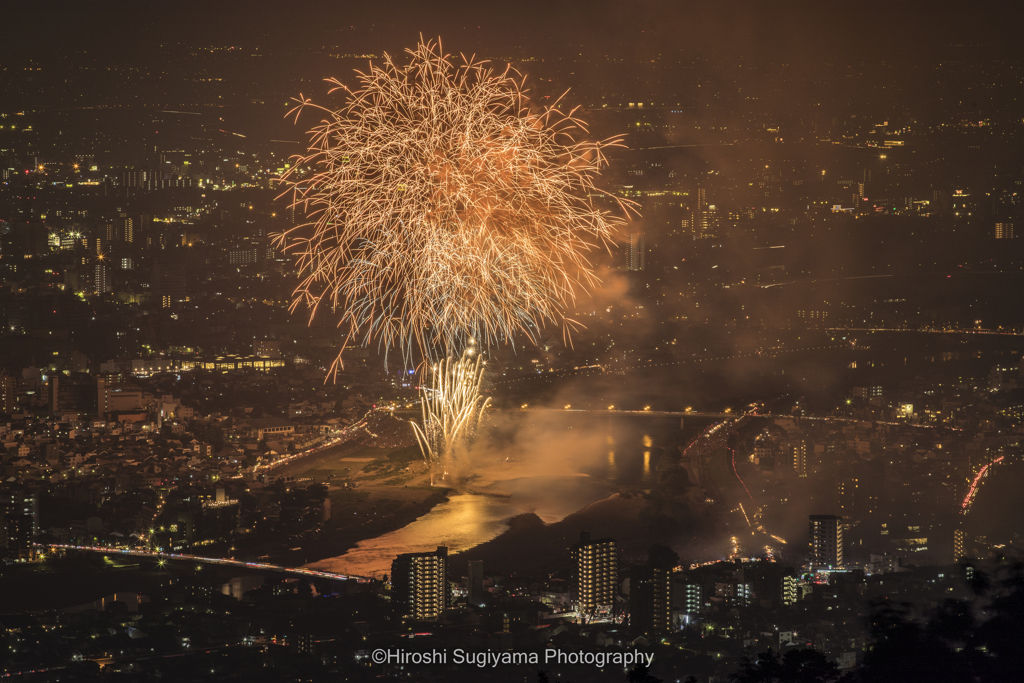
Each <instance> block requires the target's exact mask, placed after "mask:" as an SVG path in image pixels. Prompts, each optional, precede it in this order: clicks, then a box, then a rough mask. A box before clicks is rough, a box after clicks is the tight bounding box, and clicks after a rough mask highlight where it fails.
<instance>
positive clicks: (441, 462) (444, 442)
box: [412, 340, 491, 484]
mask: <svg viewBox="0 0 1024 683" xmlns="http://www.w3.org/2000/svg"><path fill="white" fill-rule="evenodd" d="M485 364H486V361H484V360H483V358H482V356H481V355H480V354H479V353H478V352H477V351H476V346H475V344H474V343H473V342H472V340H471V343H470V345H469V348H467V349H466V351H465V352H464V353H463V354H462V357H461V358H459V359H458V360H456V359H455V358H446V359H444V360H442V361H441V362H439V363H437V364H435V365H434V366H432V367H430V368H429V369H427V370H425V371H424V374H425V375H427V374H429V376H430V384H429V385H427V384H426V382H424V384H423V385H422V386H421V387H420V399H421V401H420V402H421V406H422V409H423V426H422V427H421V426H420V425H418V424H416V423H415V422H414V423H413V425H412V426H413V429H414V430H415V432H416V439H417V441H419V444H420V449H421V450H422V451H423V457H424V459H425V460H426V461H427V465H428V466H429V467H430V483H431V484H434V483H435V482H436V481H438V480H440V481H444V480H446V479H447V478H448V477H449V475H451V474H453V471H454V468H455V467H456V465H457V462H458V458H459V457H460V456H464V455H465V454H466V452H467V451H468V449H469V448H470V447H471V446H472V444H473V440H474V438H475V437H476V432H477V429H478V428H479V427H480V420H481V419H482V418H483V414H484V410H485V409H486V408H487V405H488V404H489V403H490V402H491V399H489V398H486V399H485V398H484V397H483V396H481V395H480V382H481V380H482V379H483V376H484V365H485Z"/></svg>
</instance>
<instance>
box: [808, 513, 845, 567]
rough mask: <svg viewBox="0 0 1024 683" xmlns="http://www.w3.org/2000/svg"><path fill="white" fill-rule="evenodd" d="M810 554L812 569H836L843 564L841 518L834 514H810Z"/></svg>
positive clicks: (809, 561) (809, 559)
mask: <svg viewBox="0 0 1024 683" xmlns="http://www.w3.org/2000/svg"><path fill="white" fill-rule="evenodd" d="M808 545H809V550H810V556H809V558H808V564H810V565H811V567H812V568H814V569H838V568H840V567H842V566H843V518H842V517H837V516H836V515H811V519H810V539H809V543H808Z"/></svg>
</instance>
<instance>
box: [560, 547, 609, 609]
mask: <svg viewBox="0 0 1024 683" xmlns="http://www.w3.org/2000/svg"><path fill="white" fill-rule="evenodd" d="M570 553H571V557H572V568H573V576H572V584H571V591H570V598H571V599H572V603H573V606H574V607H575V608H576V611H577V612H579V613H580V614H586V615H593V614H596V613H597V612H601V611H608V612H613V611H614V609H615V596H616V595H617V594H618V586H619V551H618V548H617V546H616V545H615V541H614V540H613V539H611V538H601V539H598V540H596V541H593V540H591V539H590V534H589V533H588V532H586V531H584V532H581V533H580V542H579V543H577V544H576V545H574V546H572V548H571V549H570Z"/></svg>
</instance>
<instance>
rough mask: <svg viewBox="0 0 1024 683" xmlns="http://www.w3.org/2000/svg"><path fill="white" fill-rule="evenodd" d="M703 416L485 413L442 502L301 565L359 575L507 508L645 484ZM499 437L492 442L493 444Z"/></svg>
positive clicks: (561, 506) (469, 531)
mask: <svg viewBox="0 0 1024 683" xmlns="http://www.w3.org/2000/svg"><path fill="white" fill-rule="evenodd" d="M710 421H711V420H710V418H704V417H702V418H686V420H685V423H684V427H685V429H683V430H682V431H680V420H679V418H678V417H661V416H652V417H646V416H638V415H630V416H621V415H617V416H611V417H609V416H605V415H600V414H593V413H583V412H580V413H573V412H565V413H549V414H546V415H537V414H530V413H524V414H522V415H511V416H509V415H503V416H500V417H497V416H496V417H495V420H494V422H495V423H496V424H492V425H491V428H492V429H491V434H490V438H489V442H488V447H487V449H486V450H487V452H486V453H477V454H476V456H475V458H476V459H475V460H474V463H473V473H472V474H471V475H470V476H469V477H467V478H466V480H465V482H464V483H463V484H462V485H461V486H460V487H459V488H458V489H457V490H456V492H454V493H452V494H451V495H450V496H449V497H448V500H447V501H445V502H444V503H442V504H440V505H438V506H436V507H434V508H433V509H432V510H431V511H430V512H428V513H427V514H426V515H424V516H422V517H420V518H419V519H417V520H415V521H414V522H412V523H411V524H408V525H407V526H405V527H403V528H401V529H398V530H396V531H392V532H390V533H387V534H384V535H382V536H378V537H376V538H372V539H367V540H364V541H361V542H360V543H359V544H358V545H356V547H354V548H352V549H351V550H349V551H348V552H346V553H345V554H344V555H341V556H339V557H332V558H327V559H324V560H320V561H318V562H314V563H312V564H310V565H309V566H310V567H312V568H315V569H323V570H326V571H333V572H339V573H351V574H357V575H362V576H371V575H380V574H382V573H387V572H389V571H390V569H391V561H392V560H393V559H394V558H395V557H396V556H397V555H399V554H402V553H413V552H427V551H432V550H434V549H435V548H437V547H438V546H441V545H444V546H447V547H448V549H449V552H460V551H463V550H467V549H469V548H472V547H474V546H476V545H479V544H481V543H485V542H487V541H490V540H491V539H493V538H495V537H497V536H498V535H500V534H501V533H502V532H503V531H505V529H507V528H508V522H509V520H511V519H512V518H513V517H515V516H516V515H520V514H523V513H528V512H532V513H534V514H536V515H537V516H538V517H540V519H541V520H543V521H544V522H546V523H549V524H550V523H553V522H557V521H559V520H561V519H563V518H565V517H566V516H567V515H570V514H572V513H573V512H576V511H578V510H580V509H582V508H584V507H586V506H587V505H590V504H591V503H594V502H596V501H599V500H603V499H604V498H607V497H608V496H610V495H612V494H613V493H615V492H616V491H619V490H621V489H622V488H623V487H631V488H632V487H636V488H646V486H645V485H646V484H648V483H650V482H651V481H652V478H653V477H654V474H655V471H654V468H655V467H656V466H657V462H658V459H659V458H660V457H661V455H662V453H663V451H664V449H665V448H674V444H675V443H676V441H677V439H679V438H680V437H682V438H688V437H692V436H693V435H695V434H696V433H698V432H699V431H700V430H701V429H703V427H704V426H705V425H707V424H708V423H709V422H710ZM498 444H500V445H498Z"/></svg>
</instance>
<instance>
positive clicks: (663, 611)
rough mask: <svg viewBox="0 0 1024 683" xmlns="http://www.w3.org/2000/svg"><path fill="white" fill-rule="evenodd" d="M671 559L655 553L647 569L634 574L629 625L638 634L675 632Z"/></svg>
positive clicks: (630, 587) (637, 568)
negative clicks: (672, 629) (673, 629)
mask: <svg viewBox="0 0 1024 683" xmlns="http://www.w3.org/2000/svg"><path fill="white" fill-rule="evenodd" d="M674 569H675V567H674V566H673V563H672V562H671V561H669V560H668V558H665V557H662V556H659V555H657V554H655V553H652V554H651V555H650V557H649V559H648V562H647V564H646V565H644V566H638V567H633V568H632V569H631V570H630V582H629V624H630V627H631V628H632V629H633V631H634V632H636V633H666V632H668V631H669V630H671V628H672V572H673V570H674Z"/></svg>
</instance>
